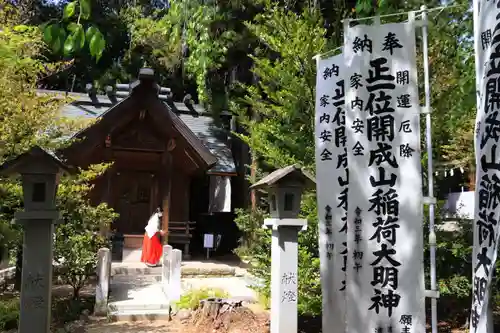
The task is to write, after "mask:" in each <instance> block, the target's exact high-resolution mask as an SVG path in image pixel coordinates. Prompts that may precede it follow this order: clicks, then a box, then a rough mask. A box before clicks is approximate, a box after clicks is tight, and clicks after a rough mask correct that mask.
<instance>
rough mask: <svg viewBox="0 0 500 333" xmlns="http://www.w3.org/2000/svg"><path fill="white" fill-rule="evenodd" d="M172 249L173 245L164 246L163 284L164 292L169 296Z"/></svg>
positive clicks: (162, 261)
mask: <svg viewBox="0 0 500 333" xmlns="http://www.w3.org/2000/svg"><path fill="white" fill-rule="evenodd" d="M172 251H173V250H172V246H171V245H164V246H163V253H162V260H161V285H162V289H163V292H164V293H165V295H166V296H167V297H168V296H169V286H170V273H171V268H170V267H171V261H172Z"/></svg>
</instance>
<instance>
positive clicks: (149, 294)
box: [107, 276, 170, 321]
mask: <svg viewBox="0 0 500 333" xmlns="http://www.w3.org/2000/svg"><path fill="white" fill-rule="evenodd" d="M109 301H110V302H109V304H108V311H107V315H108V318H109V319H110V320H111V321H140V320H149V321H152V320H166V319H168V316H169V312H170V305H169V300H168V298H167V297H166V296H165V294H164V292H163V287H162V284H161V283H159V282H156V278H155V277H153V276H116V277H114V278H113V280H112V282H111V291H110V297H109Z"/></svg>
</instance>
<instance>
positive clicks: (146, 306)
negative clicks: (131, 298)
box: [108, 301, 170, 313]
mask: <svg viewBox="0 0 500 333" xmlns="http://www.w3.org/2000/svg"><path fill="white" fill-rule="evenodd" d="M168 309H170V306H169V304H168V302H165V303H142V304H141V303H136V302H126V301H125V302H111V303H110V304H108V312H120V313H121V312H133V311H139V312H143V311H146V312H147V311H149V312H156V311H163V310H168Z"/></svg>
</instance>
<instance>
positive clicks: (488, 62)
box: [470, 0, 500, 333]
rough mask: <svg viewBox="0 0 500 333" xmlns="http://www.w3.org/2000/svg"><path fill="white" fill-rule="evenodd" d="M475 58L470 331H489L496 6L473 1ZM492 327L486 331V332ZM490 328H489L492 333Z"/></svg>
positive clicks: (497, 150)
mask: <svg viewBox="0 0 500 333" xmlns="http://www.w3.org/2000/svg"><path fill="white" fill-rule="evenodd" d="M474 36H475V53H476V54H475V56H476V87H477V90H478V91H477V94H478V96H477V104H478V105H477V115H476V132H475V133H476V136H475V140H474V141H475V142H474V143H475V153H476V165H477V167H476V190H475V201H474V202H475V206H474V226H473V229H474V245H473V248H472V269H473V281H472V308H471V318H470V331H471V332H477V333H486V332H490V330H489V328H488V307H489V304H488V303H489V298H490V290H491V288H490V286H491V281H492V278H493V274H494V273H493V272H494V271H495V262H496V259H497V248H498V232H499V230H498V227H499V223H498V219H499V218H500V207H499V204H500V199H499V195H498V194H499V193H500V163H499V162H498V156H500V147H499V142H498V141H499V138H500V137H499V134H498V130H499V127H498V126H499V123H500V116H499V113H500V103H499V99H498V96H499V94H500V72H499V70H498V62H499V61H500V53H499V52H498V49H499V47H500V38H499V37H500V3H499V2H498V1H488V0H476V1H474ZM490 329H491V328H490ZM492 331H493V330H491V332H492Z"/></svg>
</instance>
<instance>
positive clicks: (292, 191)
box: [251, 165, 315, 219]
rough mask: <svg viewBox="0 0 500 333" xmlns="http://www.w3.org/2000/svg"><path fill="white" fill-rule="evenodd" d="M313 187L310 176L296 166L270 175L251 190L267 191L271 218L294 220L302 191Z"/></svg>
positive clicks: (313, 183)
mask: <svg viewBox="0 0 500 333" xmlns="http://www.w3.org/2000/svg"><path fill="white" fill-rule="evenodd" d="M314 186H315V182H314V179H313V178H312V177H311V176H310V175H308V174H307V173H305V172H304V171H303V170H302V169H301V168H300V167H299V166H298V165H290V166H287V167H286V168H282V169H279V170H276V171H274V172H272V173H270V174H269V175H267V176H266V177H264V178H262V179H261V180H260V181H258V182H257V183H255V184H254V185H252V186H251V188H253V189H265V190H267V192H268V195H269V212H270V214H271V217H272V218H275V219H294V218H297V216H299V212H300V201H301V198H302V192H303V190H304V189H306V188H314Z"/></svg>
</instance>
